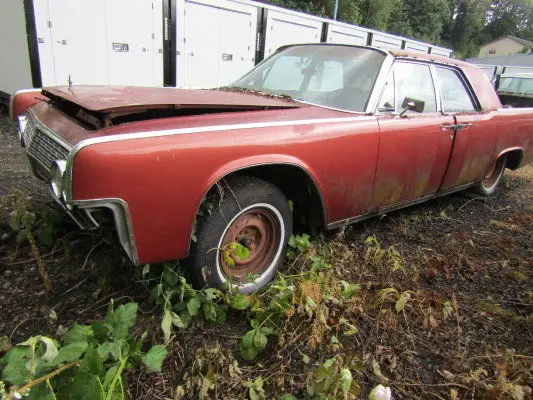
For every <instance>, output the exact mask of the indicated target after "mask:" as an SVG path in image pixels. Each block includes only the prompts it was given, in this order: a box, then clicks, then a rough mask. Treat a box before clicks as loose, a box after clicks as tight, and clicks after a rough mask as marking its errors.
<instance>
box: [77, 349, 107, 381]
mask: <svg viewBox="0 0 533 400" xmlns="http://www.w3.org/2000/svg"><path fill="white" fill-rule="evenodd" d="M80 370H82V371H85V372H89V373H90V374H91V375H96V376H101V375H103V374H104V364H103V362H102V359H101V358H100V356H99V355H98V352H97V351H96V349H95V348H94V346H92V345H89V347H88V348H87V350H86V351H85V355H84V356H83V359H82V361H81V363H80Z"/></svg>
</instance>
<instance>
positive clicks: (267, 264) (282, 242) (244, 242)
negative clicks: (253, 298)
mask: <svg viewBox="0 0 533 400" xmlns="http://www.w3.org/2000/svg"><path fill="white" fill-rule="evenodd" d="M224 183H225V185H220V189H219V193H218V195H217V196H216V197H218V199H217V200H216V201H213V202H212V203H211V209H212V212H211V214H209V213H207V215H205V216H199V217H198V220H197V232H196V237H197V240H196V242H195V243H193V244H192V246H191V251H190V253H189V257H188V258H187V261H186V264H187V269H188V271H189V273H190V274H191V277H192V278H193V281H194V282H195V283H196V285H197V286H199V287H205V286H208V287H219V286H221V285H223V284H224V283H226V282H227V281H230V282H231V284H232V285H234V286H236V287H237V289H238V290H239V291H240V292H243V293H250V292H253V291H255V290H257V289H259V288H261V287H263V286H264V285H266V284H267V283H268V282H269V281H270V280H271V279H272V277H273V276H274V274H275V273H276V271H277V270H278V269H279V267H280V266H281V264H282V263H283V261H284V260H285V254H286V246H287V242H288V240H289V237H290V235H291V234H292V212H291V210H290V207H289V202H288V200H287V198H286V197H285V196H284V194H283V193H282V192H281V191H280V190H279V189H278V188H277V187H276V186H274V185H272V184H270V183H268V182H265V181H263V180H260V179H256V178H252V177H246V176H239V177H233V178H230V179H228V180H227V182H224ZM244 248H245V249H246V250H245V253H246V256H245V257H244V256H243V252H242V249H244ZM239 250H240V251H239Z"/></svg>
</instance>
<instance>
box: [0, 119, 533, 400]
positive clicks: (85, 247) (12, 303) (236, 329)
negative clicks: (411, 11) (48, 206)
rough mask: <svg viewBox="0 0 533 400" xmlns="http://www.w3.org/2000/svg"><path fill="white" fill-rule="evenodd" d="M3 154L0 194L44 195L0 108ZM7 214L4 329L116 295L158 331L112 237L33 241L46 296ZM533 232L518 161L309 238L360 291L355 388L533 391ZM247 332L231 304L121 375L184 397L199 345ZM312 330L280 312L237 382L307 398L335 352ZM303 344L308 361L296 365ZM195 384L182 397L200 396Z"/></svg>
mask: <svg viewBox="0 0 533 400" xmlns="http://www.w3.org/2000/svg"><path fill="white" fill-rule="evenodd" d="M0 160H1V167H0V196H5V195H7V194H9V193H11V191H12V190H13V189H20V190H22V191H23V192H25V193H26V194H27V195H28V196H29V197H31V198H32V199H33V200H32V202H33V203H32V204H33V205H32V206H31V207H36V208H38V207H39V206H40V205H42V204H43V203H46V202H48V201H49V200H48V194H47V189H46V188H45V185H44V184H43V183H41V182H39V181H37V180H36V179H35V178H33V176H32V175H31V173H30V171H29V168H28V165H27V162H26V160H25V156H24V152H23V149H21V148H20V147H19V143H18V139H17V138H16V129H15V126H14V124H12V123H10V122H8V121H7V119H6V118H5V117H0ZM10 211H11V208H10V207H9V206H7V205H4V206H3V208H2V210H0V337H1V336H4V335H5V336H8V337H10V338H11V340H12V342H13V343H17V342H20V341H22V340H25V339H26V338H27V337H28V336H30V335H35V334H38V333H43V334H50V335H54V334H55V333H56V332H57V331H58V328H59V327H60V326H70V325H72V324H73V323H74V322H75V321H78V322H79V323H84V322H89V321H93V320H95V319H97V318H102V317H103V315H104V314H105V311H106V308H107V305H108V303H109V301H110V299H112V298H113V299H115V301H117V302H121V301H129V300H130V299H133V300H134V301H137V302H139V308H140V310H141V316H140V318H141V319H142V328H143V329H149V330H150V331H151V333H152V335H154V337H155V340H157V339H159V340H160V339H161V333H160V332H159V330H158V326H159V323H160V319H159V312H160V311H159V310H158V309H157V308H155V307H154V306H153V305H152V304H150V303H149V302H148V295H147V294H148V289H147V287H146V282H144V281H141V280H140V279H139V274H138V273H132V268H133V267H132V266H130V265H129V264H128V263H127V262H126V260H125V258H124V255H123V253H122V251H121V250H120V248H119V247H118V246H117V245H116V243H115V241H114V240H113V238H112V237H111V236H109V234H107V233H106V232H104V233H102V232H94V233H81V232H78V231H77V230H76V229H75V228H74V227H73V226H72V225H69V224H66V223H64V224H62V225H60V226H61V228H60V231H59V232H56V241H55V243H54V244H53V245H51V246H50V247H43V248H41V249H40V251H41V254H42V257H43V259H44V261H45V264H46V268H47V270H48V273H49V275H50V280H51V282H52V284H53V291H52V292H51V293H48V294H47V293H46V292H45V290H44V288H43V285H42V282H41V280H40V278H39V275H38V273H37V265H36V262H35V257H34V255H33V254H32V252H31V251H30V249H29V246H28V245H20V246H19V245H17V241H16V234H15V233H14V232H13V231H12V230H11V228H10V227H9V226H8V221H9V212H10ZM372 235H374V236H375V237H376V239H377V241H378V242H379V243H380V246H381V247H382V248H389V246H393V248H394V249H396V250H397V252H398V254H399V255H400V256H401V258H402V260H403V261H402V263H403V267H402V269H401V271H400V272H391V271H390V270H383V269H382V268H381V269H380V267H379V266H375V265H374V266H373V265H371V264H369V263H368V262H367V261H365V260H364V258H365V256H364V255H365V245H364V241H365V239H366V238H368V237H369V236H372ZM532 237H533V166H526V167H524V168H522V169H520V170H518V171H514V172H511V171H507V173H506V176H505V181H504V182H503V184H502V185H501V188H500V189H499V191H498V192H497V193H496V194H495V195H494V196H492V197H490V198H480V197H477V196H475V195H472V194H470V193H468V192H465V193H458V194H454V195H451V196H447V197H444V198H441V199H436V200H432V201H429V202H427V203H425V204H423V205H420V206H416V207H411V208H409V209H406V210H403V211H400V212H395V213H391V214H390V215H386V216H383V217H382V218H375V219H372V220H370V221H367V222H363V223H359V224H357V225H355V226H352V227H348V228H346V229H344V230H337V231H333V232H329V233H327V234H325V235H323V237H321V238H317V239H316V241H317V243H320V247H321V248H322V249H325V250H323V251H324V252H325V254H327V255H328V259H329V262H331V264H332V265H333V268H334V270H335V273H336V274H338V275H339V276H341V277H342V278H343V279H345V280H347V281H351V282H358V283H360V284H362V286H363V288H364V290H363V294H362V297H361V299H360V302H359V303H358V306H357V307H355V306H354V309H353V310H352V311H350V312H349V313H345V314H343V316H345V317H346V318H349V320H350V322H351V323H352V324H353V325H355V326H356V327H357V328H358V333H357V334H356V335H355V336H350V337H344V338H342V339H341V341H340V343H339V344H338V345H336V346H337V347H335V346H334V347H335V350H336V351H337V354H339V352H340V354H342V357H343V358H344V359H353V360H358V362H359V364H360V368H359V369H357V368H356V371H357V372H356V373H355V375H354V380H357V381H358V382H359V383H360V385H361V386H362V388H363V390H362V393H363V394H364V393H367V392H368V389H369V388H370V387H372V386H373V385H375V384H376V383H377V382H379V381H381V382H384V383H386V384H387V385H389V386H391V387H392V389H393V393H394V396H395V398H399V399H413V398H416V399H430V398H436V399H459V398H460V399H471V398H484V399H499V398H501V399H507V398H508V399H520V398H523V399H527V398H532V397H531V393H529V394H528V389H527V387H533V325H532V322H531V315H532V312H533V286H532V284H531V283H532V275H533V268H532V267H533V241H532ZM387 288H393V289H394V290H396V291H397V292H398V293H405V292H406V291H410V292H409V293H410V295H409V298H410V302H409V306H408V307H406V312H403V313H396V312H395V311H394V301H393V302H390V301H388V300H387V299H385V300H383V299H382V300H383V301H382V302H381V303H380V305H379V306H376V298H377V294H378V293H380V292H379V291H380V290H382V289H387ZM381 293H383V292H381ZM445 307H448V308H449V310H448V309H444V308H445ZM246 329H247V324H246V322H245V319H244V318H243V315H242V314H238V313H234V314H230V315H229V318H228V323H227V324H225V325H223V326H218V325H214V324H210V323H208V322H206V321H203V320H199V321H197V322H195V323H194V324H193V325H192V326H191V327H190V328H188V329H186V330H181V331H179V332H177V333H176V335H175V336H174V338H173V340H172V342H171V343H170V346H169V357H168V358H167V360H166V361H165V365H164V368H163V372H162V373H160V374H156V375H153V374H152V375H149V374H146V373H144V372H143V371H142V370H133V371H132V372H131V373H130V375H129V377H128V392H129V394H130V397H131V398H132V399H172V398H180V397H179V395H180V393H181V389H178V387H181V385H185V382H186V379H187V377H190V376H191V375H193V374H194V373H199V372H198V371H197V370H195V368H196V367H195V365H196V362H195V360H198V357H199V354H200V353H201V352H202V351H207V352H208V353H209V352H211V353H210V354H216V357H219V358H221V359H224V360H226V361H227V360H230V361H231V360H232V359H233V358H235V359H238V356H237V355H236V354H237V352H236V351H235V349H236V347H237V344H238V342H239V339H240V337H241V335H242V334H243V333H244V332H245V331H246ZM311 329H312V327H310V326H306V325H305V323H304V322H302V321H290V322H288V324H287V330H286V331H287V334H286V337H285V340H284V342H283V343H282V342H281V341H280V342H279V343H277V344H274V345H272V348H271V351H269V352H267V354H266V355H265V356H264V357H263V358H261V359H260V360H259V364H246V363H244V362H243V361H239V365H241V366H242V368H243V371H244V372H242V374H243V375H242V376H240V377H239V380H240V381H244V380H245V379H250V378H253V377H254V376H259V375H261V376H263V378H264V379H265V382H266V383H265V390H266V392H267V397H266V398H279V397H280V394H281V393H292V394H294V395H295V396H296V397H297V398H306V397H305V396H304V393H305V384H306V380H307V379H308V373H309V369H310V366H309V365H311V364H312V363H313V362H318V361H324V359H325V358H327V357H328V356H330V355H331V354H332V351H333V350H332V348H331V346H323V347H319V348H316V349H313V348H311V346H310V342H309V339H308V338H309V336H310V332H311ZM302 335H303V336H302ZM302 354H305V355H308V356H309V357H310V358H311V364H309V363H306V362H302V357H303V356H302ZM230 361H228V362H230ZM374 361H376V362H377V364H378V365H379V366H380V367H381V372H380V373H378V372H379V367H378V371H377V370H376V368H375V365H374ZM380 374H381V377H379V375H380ZM229 380H230V378H228V382H229ZM232 382H235V381H232ZM241 383H242V382H239V381H236V383H231V384H230V383H227V384H226V385H225V384H224V381H223V379H222V380H221V383H220V385H221V386H220V388H221V389H220V390H219V391H217V392H213V393H211V398H243V397H244V396H245V394H244V393H245V389H243V386H242V384H241ZM506 385H507V386H506ZM513 385H518V386H520V387H522V388H523V389H513V388H512V387H511V386H513ZM513 387H514V386H513ZM513 390H515V392H513ZM516 390H518V391H519V390H522V394H521V395H522V397H516V396H519V395H520V393H518V392H517V391H516ZM191 393H193V392H187V395H186V396H187V398H198V397H197V395H194V394H191ZM513 393H514V394H513ZM516 393H518V394H516ZM363 394H362V395H361V396H362V397H361V398H365V397H363ZM528 396H529V397H528Z"/></svg>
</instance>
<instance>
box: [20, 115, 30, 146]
mask: <svg viewBox="0 0 533 400" xmlns="http://www.w3.org/2000/svg"><path fill="white" fill-rule="evenodd" d="M18 121H19V129H18V134H19V139H20V141H21V143H23V144H24V142H23V141H22V135H23V134H24V131H25V130H26V126H27V125H28V117H27V116H26V115H21V116H19V117H18Z"/></svg>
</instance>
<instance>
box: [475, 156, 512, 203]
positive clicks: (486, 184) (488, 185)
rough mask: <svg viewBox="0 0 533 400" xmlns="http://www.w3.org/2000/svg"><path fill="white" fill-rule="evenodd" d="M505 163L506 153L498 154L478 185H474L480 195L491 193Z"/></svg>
mask: <svg viewBox="0 0 533 400" xmlns="http://www.w3.org/2000/svg"><path fill="white" fill-rule="evenodd" d="M506 164H507V154H504V155H502V156H500V157H499V158H498V159H497V160H496V161H495V162H494V164H493V165H492V166H491V167H490V169H489V170H488V171H487V173H486V174H485V176H484V177H483V179H482V180H481V182H480V183H479V185H478V186H477V187H476V192H477V193H478V194H480V195H482V196H490V195H492V194H493V193H494V192H495V191H496V189H497V188H498V185H499V183H500V181H501V179H502V176H503V173H504V171H505V166H506Z"/></svg>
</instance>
